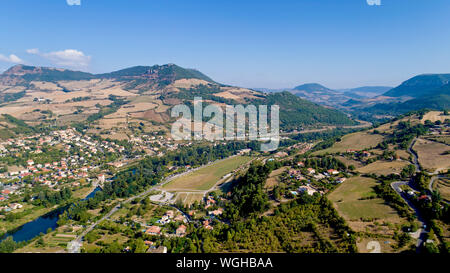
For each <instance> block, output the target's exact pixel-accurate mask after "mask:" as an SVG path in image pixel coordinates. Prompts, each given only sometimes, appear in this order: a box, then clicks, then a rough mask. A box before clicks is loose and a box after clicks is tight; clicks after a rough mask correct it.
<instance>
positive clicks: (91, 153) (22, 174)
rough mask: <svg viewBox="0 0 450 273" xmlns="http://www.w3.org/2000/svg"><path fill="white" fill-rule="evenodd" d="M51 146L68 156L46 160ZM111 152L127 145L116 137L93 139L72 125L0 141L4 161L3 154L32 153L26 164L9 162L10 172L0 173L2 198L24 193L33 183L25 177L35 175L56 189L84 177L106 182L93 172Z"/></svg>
mask: <svg viewBox="0 0 450 273" xmlns="http://www.w3.org/2000/svg"><path fill="white" fill-rule="evenodd" d="M49 147H55V149H58V150H59V151H61V150H62V151H64V152H65V153H66V156H63V157H59V156H53V157H50V158H53V159H52V160H50V162H45V160H48V158H49V156H47V155H45V154H43V155H42V156H40V154H42V153H44V152H43V150H44V151H45V150H46V149H48V148H49ZM108 152H111V153H116V154H117V153H123V152H125V148H124V147H123V146H121V145H118V144H116V143H115V142H112V141H106V140H96V139H92V138H91V137H89V136H86V135H82V134H81V133H79V132H77V131H76V130H74V129H71V128H70V129H66V130H58V131H52V132H50V133H48V134H45V135H44V134H39V135H33V136H24V137H19V138H15V139H8V140H5V141H3V142H1V143H0V161H1V157H6V156H9V157H17V156H24V155H29V156H28V160H27V161H26V164H24V165H25V166H22V167H20V166H8V172H4V173H0V179H1V180H2V181H3V182H4V183H3V184H4V186H3V189H4V190H3V191H2V192H1V194H0V202H1V201H5V200H7V199H8V196H9V195H11V194H13V193H16V194H20V193H21V192H22V189H23V188H24V187H25V186H31V185H30V184H26V183H24V182H23V181H24V179H32V181H34V182H35V183H39V184H42V185H47V186H48V187H50V188H53V189H54V190H59V188H60V185H64V186H67V185H70V186H73V187H77V186H80V181H81V179H84V181H86V182H90V181H91V180H92V179H99V180H103V182H104V180H105V177H104V175H100V176H98V177H95V176H94V175H93V174H91V172H93V171H95V172H96V173H98V172H102V170H101V169H100V166H101V165H102V164H103V163H105V161H107V159H106V153H108ZM109 163H110V165H112V166H114V167H120V166H122V165H123V162H120V161H119V162H109Z"/></svg>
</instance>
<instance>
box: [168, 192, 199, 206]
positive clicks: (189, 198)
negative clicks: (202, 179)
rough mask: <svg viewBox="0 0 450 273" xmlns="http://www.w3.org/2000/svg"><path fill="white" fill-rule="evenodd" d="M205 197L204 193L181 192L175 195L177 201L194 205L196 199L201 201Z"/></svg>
mask: <svg viewBox="0 0 450 273" xmlns="http://www.w3.org/2000/svg"><path fill="white" fill-rule="evenodd" d="M203 198H204V194H203V193H196V192H180V193H178V194H177V196H176V197H175V203H178V202H181V203H182V204H183V205H188V206H190V205H192V204H193V203H194V202H195V201H197V202H200V201H202V200H203Z"/></svg>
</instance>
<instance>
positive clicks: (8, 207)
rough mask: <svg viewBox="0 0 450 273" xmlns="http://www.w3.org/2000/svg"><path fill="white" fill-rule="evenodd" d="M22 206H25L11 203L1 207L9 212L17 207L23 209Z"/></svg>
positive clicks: (0, 209) (0, 208) (1, 209)
mask: <svg viewBox="0 0 450 273" xmlns="http://www.w3.org/2000/svg"><path fill="white" fill-rule="evenodd" d="M21 208H23V205H21V204H19V203H11V204H9V205H8V206H3V207H0V211H5V212H9V211H13V210H16V209H21Z"/></svg>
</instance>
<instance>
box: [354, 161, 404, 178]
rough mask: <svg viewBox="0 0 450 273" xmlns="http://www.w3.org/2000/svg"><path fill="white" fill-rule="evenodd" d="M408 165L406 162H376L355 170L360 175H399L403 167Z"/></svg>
mask: <svg viewBox="0 0 450 273" xmlns="http://www.w3.org/2000/svg"><path fill="white" fill-rule="evenodd" d="M408 164H409V163H408V162H406V161H380V160H379V161H376V162H374V163H371V164H369V165H366V166H364V167H360V168H357V169H356V170H357V171H358V172H360V173H364V174H368V173H374V174H377V175H388V174H391V173H393V174H400V173H401V171H402V170H403V168H404V167H405V166H407V165H408Z"/></svg>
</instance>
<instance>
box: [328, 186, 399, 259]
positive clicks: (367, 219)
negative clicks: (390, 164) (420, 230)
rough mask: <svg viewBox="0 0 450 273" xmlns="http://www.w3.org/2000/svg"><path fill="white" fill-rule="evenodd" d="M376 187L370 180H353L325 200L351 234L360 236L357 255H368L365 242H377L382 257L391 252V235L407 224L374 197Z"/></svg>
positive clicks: (382, 201) (392, 241) (392, 243)
mask: <svg viewBox="0 0 450 273" xmlns="http://www.w3.org/2000/svg"><path fill="white" fill-rule="evenodd" d="M376 184H377V182H376V181H375V180H374V179H372V178H366V177H353V178H350V179H348V180H347V181H345V182H344V183H343V184H341V185H340V186H339V187H338V188H337V189H336V190H334V191H333V192H332V193H331V194H330V195H329V199H330V200H331V201H332V202H333V204H334V206H335V208H336V210H337V211H338V213H339V214H340V215H341V216H342V217H344V219H345V220H346V221H347V223H348V225H349V226H350V227H351V228H352V230H354V231H356V232H358V233H359V234H360V235H359V236H358V238H357V247H358V251H359V252H370V251H371V249H370V248H368V247H367V246H368V245H367V244H368V243H369V241H377V242H378V243H379V245H380V247H381V252H383V253H387V252H394V251H395V250H394V249H393V248H392V247H393V246H394V245H395V240H394V239H393V236H394V232H395V231H398V230H399V229H400V227H401V225H403V224H405V223H406V222H407V220H406V219H404V218H401V217H400V216H399V215H398V214H397V212H396V211H395V210H394V209H393V208H391V207H389V206H388V205H386V204H385V202H384V200H383V199H381V198H378V197H376V194H375V192H374V190H373V187H374V186H375V185H376ZM369 246H370V245H369Z"/></svg>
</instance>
